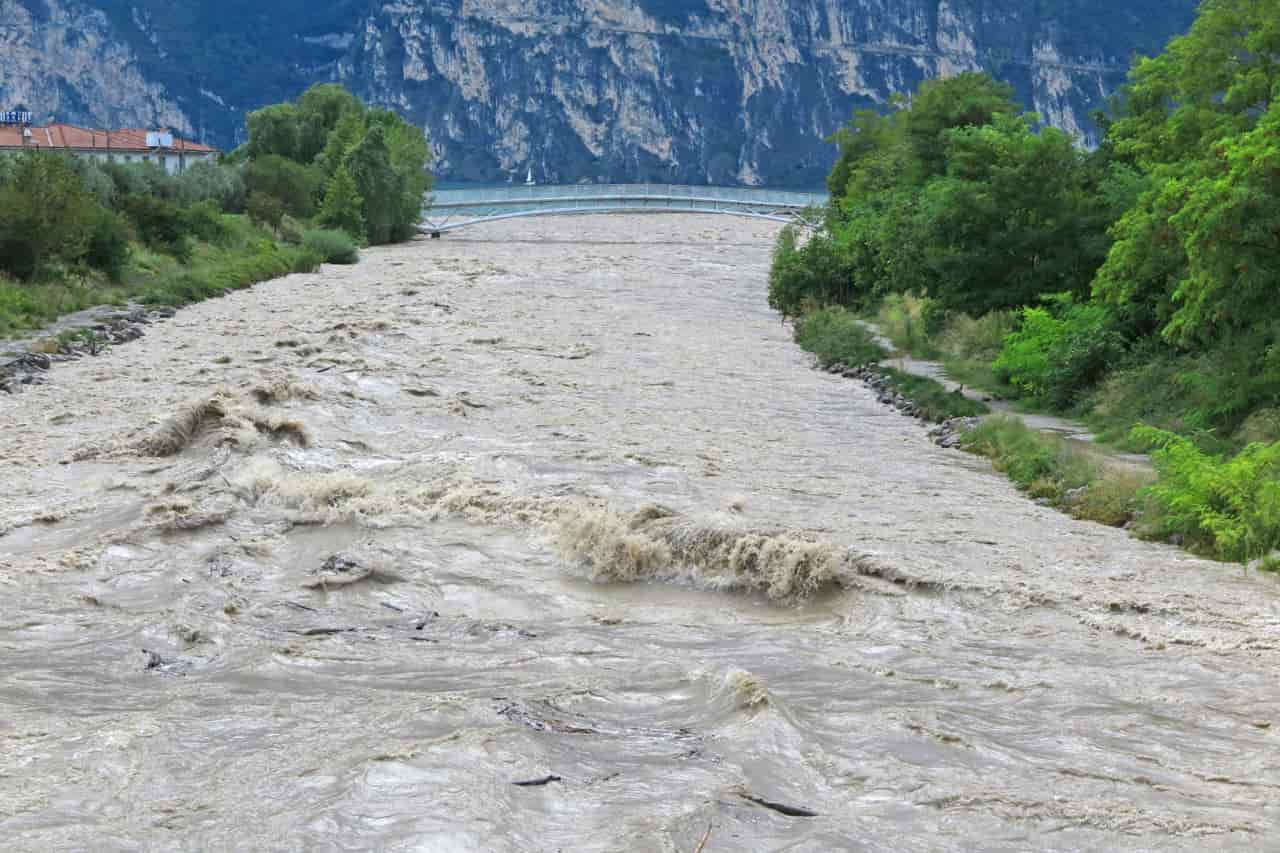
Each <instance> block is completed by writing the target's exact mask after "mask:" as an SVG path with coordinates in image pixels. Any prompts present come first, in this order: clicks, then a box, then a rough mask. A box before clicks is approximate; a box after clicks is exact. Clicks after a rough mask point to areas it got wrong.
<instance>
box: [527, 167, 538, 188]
mask: <svg viewBox="0 0 1280 853" xmlns="http://www.w3.org/2000/svg"><path fill="white" fill-rule="evenodd" d="M524 185H525V186H526V187H536V186H537V185H538V182H537V181H535V180H534V179H533V167H532V166H530V167H529V177H527V178H525V180H524Z"/></svg>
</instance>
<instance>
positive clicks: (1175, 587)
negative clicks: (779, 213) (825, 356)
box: [0, 217, 1280, 853]
mask: <svg viewBox="0 0 1280 853" xmlns="http://www.w3.org/2000/svg"><path fill="white" fill-rule="evenodd" d="M773 236H774V229H773V227H772V226H771V225H768V224H759V223H747V224H744V222H743V221H739V220H733V219H727V218H697V217H688V218H682V217H652V218H642V217H597V218H581V219H559V220H532V221H524V222H508V223H499V224H494V225H491V226H487V227H484V228H476V229H475V230H471V231H463V232H461V233H459V234H451V235H449V236H448V237H447V238H446V239H444V240H440V241H424V242H419V243H416V244H414V245H412V246H408V247H401V248H394V249H385V250H374V251H370V252H367V253H366V259H365V260H364V262H362V263H361V264H360V265H359V266H357V267H354V268H326V269H325V270H324V271H323V272H322V273H320V274H316V275H297V276H291V277H289V278H286V279H282V280H278V281H274V282H270V283H266V284H263V285H261V286H259V287H257V288H255V289H253V290H252V291H246V292H240V293H237V294H235V295H232V296H228V297H226V298H223V299H220V300H216V301H213V302H209V303H205V304H202V305H198V306H195V307H192V308H190V309H187V310H184V311H183V312H181V313H180V314H179V315H178V317H177V318H175V319H173V320H171V321H168V322H166V323H163V324H159V325H156V326H155V327H153V328H152V329H151V331H150V333H149V335H148V336H147V337H146V338H144V339H143V340H141V341H138V342H136V343H134V344H131V345H128V346H125V347H121V348H118V349H117V350H115V351H113V352H110V353H108V354H107V355H105V356H102V357H99V358H96V359H86V360H84V361H80V362H77V363H74V364H71V365H67V366H62V367H59V368H57V369H56V370H55V371H54V372H53V374H52V376H51V381H50V384H48V385H45V386H42V387H37V388H34V389H32V390H31V391H29V392H28V393H25V394H22V395H20V396H17V397H11V398H5V399H0V428H2V432H0V471H2V472H3V483H4V488H3V490H2V493H0V847H3V849H5V850H32V851H61V850H94V851H115V850H233V849H237V850H248V849H254V850H308V851H323V850H375V849H376V850H389V851H408V850H421V851H558V850H564V851H575V853H576V851H682V852H683V853H690V851H693V850H695V849H696V848H697V845H698V844H699V843H700V840H702V839H703V838H704V837H705V838H706V841H705V846H704V848H703V849H704V850H705V851H707V853H715V851H764V850H795V851H801V850H802V851H832V850H895V851H903V850H922V851H923V850H930V851H932V850H956V851H960V850H976V849H982V850H1010V851H1013V850H1028V849H1037V850H1112V851H1116V850H1133V851H1136V850H1206V849H1212V850H1250V851H1256V850H1262V849H1276V845H1277V844H1280V840H1278V839H1280V820H1278V817H1280V815H1278V807H1277V799H1278V797H1280V750H1277V738H1278V737H1280V684H1278V682H1277V665H1278V664H1280V607H1278V606H1277V602H1280V593H1278V590H1277V586H1276V584H1275V583H1274V582H1272V581H1271V580H1270V579H1268V578H1265V577H1259V576H1254V575H1246V574H1243V573H1242V572H1241V571H1240V570H1239V569H1238V568H1233V567H1229V566H1223V565H1216V564H1209V563H1203V562H1199V561H1196V560H1194V559H1192V558H1190V557H1188V556H1186V555H1184V554H1182V553H1180V552H1178V551H1176V550H1173V549H1171V548H1166V547H1161V546H1156V545H1150V544H1144V543H1140V542H1136V541H1133V540H1130V539H1128V538H1127V537H1126V536H1125V535H1124V534H1123V533H1121V532H1119V531H1114V530H1110V529H1107V528H1104V527H1100V526H1095V525H1090V524H1086V523H1082V522H1076V521H1072V520H1070V519H1068V518H1067V517H1065V516H1062V515H1059V514H1057V513H1054V512H1052V511H1050V510H1048V509H1043V508H1040V507H1037V506H1036V505H1035V504H1033V503H1031V502H1029V501H1027V500H1025V499H1024V498H1022V497H1020V496H1019V495H1018V494H1017V493H1015V492H1014V491H1013V489H1012V488H1011V487H1010V486H1009V485H1008V484H1007V483H1006V481H1005V480H1003V479H1002V478H1000V477H998V476H996V475H994V474H992V473H991V472H990V469H989V467H988V466H987V465H986V463H984V462H983V461H982V460H979V459H976V458H972V457H969V456H966V455H963V454H960V453H957V452H954V451H947V450H942V449H939V448H936V447H934V446H933V445H931V444H930V443H929V442H928V441H927V440H926V436H925V433H924V429H923V427H921V426H920V425H918V424H917V423H916V422H914V421H911V420H908V419H906V418H903V417H901V416H899V415H897V414H895V413H893V412H891V411H889V410H887V409H884V408H882V407H880V406H879V405H877V404H876V403H875V401H874V399H873V398H872V396H871V394H870V392H868V391H867V390H865V389H864V388H863V387H862V386H861V385H859V384H857V383H852V382H848V381H845V380H841V379H838V378H835V377H832V376H829V375H827V374H825V373H821V372H818V371H814V370H812V369H810V367H809V366H808V363H807V360H806V358H805V357H804V356H803V354H802V353H800V352H799V351H798V350H797V349H796V348H795V347H794V346H793V345H792V344H791V342H790V340H789V335H788V332H787V329H786V328H784V327H783V326H782V325H781V324H780V323H779V322H778V319H777V317H776V316H775V315H773V314H771V313H770V312H769V310H768V309H767V307H766V305H765V293H764V291H765V278H766V272H767V264H768V257H769V253H770V250H771V247H772V238H773ZM144 650H145V651H144ZM1273 720H1275V721H1277V725H1276V726H1275V727H1271V726H1270V725H1269V724H1270V722H1271V721H1273ZM549 775H550V776H556V777H559V779H558V780H556V781H551V782H549V783H548V784H545V785H532V786H518V785H515V784H513V783H514V782H520V781H530V780H541V779H545V777H547V776H549ZM752 797H754V798H756V799H757V800H765V801H769V802H772V803H782V804H785V805H786V806H790V807H793V809H804V810H807V811H809V812H814V813H816V816H794V815H788V814H783V813H781V812H779V811H777V810H774V809H771V808H768V807H767V806H765V805H762V804H760V802H758V801H753V800H752V799H750V798H752ZM708 828H710V834H709V836H708V835H706V833H707V831H708Z"/></svg>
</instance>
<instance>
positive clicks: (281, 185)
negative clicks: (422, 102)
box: [232, 84, 431, 245]
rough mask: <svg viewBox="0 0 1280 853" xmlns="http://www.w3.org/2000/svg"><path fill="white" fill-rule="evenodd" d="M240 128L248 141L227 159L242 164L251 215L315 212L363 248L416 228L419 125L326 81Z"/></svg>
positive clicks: (427, 182) (423, 155)
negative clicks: (364, 101) (246, 131)
mask: <svg viewBox="0 0 1280 853" xmlns="http://www.w3.org/2000/svg"><path fill="white" fill-rule="evenodd" d="M248 126H249V141H248V142H247V143H246V144H245V145H244V146H243V147H242V148H240V149H238V150H237V151H236V152H235V153H234V154H233V155H232V159H234V160H239V161H247V166H246V169H245V178H244V183H245V187H246V189H247V191H248V200H247V204H248V205H249V212H250V215H252V216H254V218H255V219H256V220H257V221H259V222H263V223H264V224H267V225H270V226H271V227H273V228H278V227H279V224H280V222H281V220H282V217H283V216H284V214H288V215H290V216H293V217H295V218H299V219H306V218H309V217H311V216H313V215H316V216H317V220H318V222H319V224H321V225H323V226H325V227H328V228H340V229H342V230H344V231H346V232H347V233H349V234H350V235H351V236H352V237H353V238H355V239H356V241H357V242H359V243H364V244H369V245H375V244H379V243H391V242H397V241H401V240H407V239H409V238H410V237H412V236H413V235H414V233H416V226H417V223H418V220H419V219H420V215H421V212H422V201H423V196H424V195H425V194H426V192H427V191H428V190H429V189H430V188H431V176H430V175H429V174H428V173H427V164H428V163H430V162H431V149H430V147H429V146H428V145H427V138H426V135H425V134H424V133H423V131H422V129H421V128H418V127H415V126H414V125H412V124H409V123H408V122H406V121H405V120H404V119H403V118H401V117H400V116H399V115H397V114H396V113H394V112H391V111H390V110H384V109H378V108H369V107H366V106H365V105H364V104H362V103H361V102H360V101H359V99H357V98H356V97H355V96H354V95H352V94H351V93H349V92H347V91H346V90H345V89H343V88H342V87H341V86H337V85H333V84H322V85H317V86H313V87H311V88H310V89H308V90H307V91H306V92H305V93H304V94H303V95H302V96H301V97H300V98H298V100H297V101H296V102H294V103H289V104H275V105H273V106H270V107H266V108H264V109H261V110H258V111H257V112H253V113H250V114H249V119H248ZM317 212H318V215H317Z"/></svg>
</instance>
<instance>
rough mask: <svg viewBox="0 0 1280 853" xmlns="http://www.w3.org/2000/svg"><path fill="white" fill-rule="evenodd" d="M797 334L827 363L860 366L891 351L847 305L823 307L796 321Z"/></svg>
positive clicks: (798, 341)
mask: <svg viewBox="0 0 1280 853" xmlns="http://www.w3.org/2000/svg"><path fill="white" fill-rule="evenodd" d="M795 337H796V343H798V344H799V345H800V346H801V347H802V348H804V349H806V350H808V351H809V352H811V353H813V354H814V355H815V356H817V358H818V363H819V364H821V365H822V366H823V367H830V366H831V365H833V364H845V365H848V366H849V367H859V366H861V365H864V364H872V363H874V362H877V361H879V360H880V359H882V358H884V357H885V356H886V355H887V353H886V352H885V351H884V348H883V347H882V346H880V345H879V344H878V343H876V341H875V338H874V337H872V334H871V332H870V331H868V330H867V328H866V327H865V326H863V325H862V323H860V322H859V321H858V319H857V317H856V316H854V315H853V314H852V313H850V312H848V311H845V310H844V309H843V308H820V309H818V310H816V311H813V312H810V313H809V314H806V315H805V316H804V317H802V318H801V319H799V320H797V321H796V326H795Z"/></svg>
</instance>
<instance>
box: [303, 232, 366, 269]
mask: <svg viewBox="0 0 1280 853" xmlns="http://www.w3.org/2000/svg"><path fill="white" fill-rule="evenodd" d="M302 245H303V246H304V247H306V248H307V249H308V250H310V251H311V252H314V253H315V254H316V255H317V256H318V257H320V258H321V259H323V260H324V262H325V263H327V264H354V263H355V262H356V261H358V260H360V250H359V249H358V248H356V243H355V241H354V240H352V239H351V235H350V234H348V233H347V232H345V231H338V230H336V229H331V228H314V229H312V230H310V231H307V232H306V233H304V234H303V235H302Z"/></svg>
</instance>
